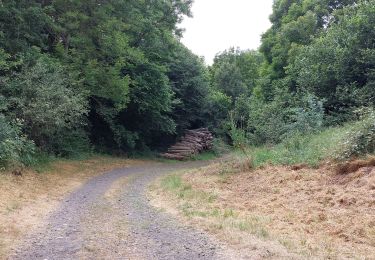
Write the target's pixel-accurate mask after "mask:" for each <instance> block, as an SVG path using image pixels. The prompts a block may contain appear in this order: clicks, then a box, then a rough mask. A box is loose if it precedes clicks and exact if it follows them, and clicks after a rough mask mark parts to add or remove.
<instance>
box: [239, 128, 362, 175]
mask: <svg viewBox="0 0 375 260" xmlns="http://www.w3.org/2000/svg"><path fill="white" fill-rule="evenodd" d="M358 133H359V134H361V124H360V122H359V123H355V124H347V125H345V126H340V127H332V128H327V129H324V130H322V131H321V132H318V133H314V134H307V135H296V136H293V137H290V138H287V139H285V140H284V141H283V142H282V143H280V144H278V145H275V146H261V147H249V148H246V149H245V151H236V152H235V154H236V155H237V156H239V157H242V158H244V159H249V160H251V163H252V165H253V167H254V168H257V167H260V166H264V165H266V164H269V165H295V164H307V165H309V166H312V167H317V166H319V164H320V163H321V162H323V161H334V160H335V161H340V160H345V159H348V158H349V155H351V153H353V154H355V152H356V151H352V150H354V149H356V147H357V146H359V144H356V143H355V142H356V141H357V140H356V138H353V135H359V134H358ZM357 156H358V155H357Z"/></svg>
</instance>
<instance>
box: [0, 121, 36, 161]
mask: <svg viewBox="0 0 375 260" xmlns="http://www.w3.org/2000/svg"><path fill="white" fill-rule="evenodd" d="M21 126H22V124H21V121H16V122H14V123H13V124H10V123H9V122H8V121H7V120H6V119H5V117H4V115H1V114H0V167H1V168H4V167H8V166H17V165H20V164H25V165H27V164H30V163H31V161H32V155H33V153H34V152H35V147H34V143H33V142H32V141H30V140H28V139H27V137H26V136H25V135H23V134H22V131H21Z"/></svg>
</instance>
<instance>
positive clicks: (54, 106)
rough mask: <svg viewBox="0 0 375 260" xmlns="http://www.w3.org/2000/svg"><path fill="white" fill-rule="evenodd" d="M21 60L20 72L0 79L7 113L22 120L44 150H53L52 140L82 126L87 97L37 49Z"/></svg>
mask: <svg viewBox="0 0 375 260" xmlns="http://www.w3.org/2000/svg"><path fill="white" fill-rule="evenodd" d="M24 59H25V60H24V61H23V64H22V65H21V66H20V71H19V72H17V73H14V74H13V75H12V76H11V77H9V78H6V79H3V80H4V88H3V89H2V90H1V92H2V94H3V95H4V96H5V97H6V99H7V102H8V106H9V107H12V109H8V112H7V113H6V115H7V117H9V118H13V119H14V120H15V119H17V118H20V119H22V121H23V130H24V131H25V133H27V135H28V136H29V138H30V139H32V140H33V141H34V142H35V143H36V145H37V146H38V147H40V148H41V149H43V150H44V151H47V152H55V151H54V150H53V146H52V144H53V141H54V139H56V138H59V134H60V133H61V132H62V131H67V132H69V131H71V130H72V129H76V128H77V127H79V126H81V125H82V121H83V120H82V119H83V116H85V115H86V114H87V111H88V110H87V100H86V96H85V93H84V92H83V91H82V90H79V87H78V86H77V85H76V84H75V83H77V82H75V81H74V80H73V79H72V75H69V73H67V72H66V71H65V69H64V67H63V66H62V65H61V64H60V63H59V62H57V61H55V60H54V59H52V58H50V57H48V56H47V55H43V54H40V53H38V50H32V51H30V52H29V53H27V54H25V55H24ZM0 94H1V93H0Z"/></svg>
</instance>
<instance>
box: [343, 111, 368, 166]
mask: <svg viewBox="0 0 375 260" xmlns="http://www.w3.org/2000/svg"><path fill="white" fill-rule="evenodd" d="M358 113H359V114H360V117H361V120H360V121H358V122H357V123H355V124H354V126H353V127H352V129H350V130H349V131H348V132H347V136H346V138H345V139H344V140H342V142H341V144H340V149H339V151H340V152H339V153H338V154H337V158H338V159H347V158H350V157H353V156H358V155H362V154H366V153H372V152H374V151H375V111H374V110H373V109H372V108H371V109H369V108H363V109H361V110H359V111H358Z"/></svg>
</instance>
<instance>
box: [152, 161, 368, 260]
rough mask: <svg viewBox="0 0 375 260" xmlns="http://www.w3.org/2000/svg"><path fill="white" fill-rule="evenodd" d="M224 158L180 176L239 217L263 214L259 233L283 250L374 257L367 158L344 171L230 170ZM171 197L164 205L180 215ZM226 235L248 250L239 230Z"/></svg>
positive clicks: (199, 221) (321, 255)
mask: <svg viewBox="0 0 375 260" xmlns="http://www.w3.org/2000/svg"><path fill="white" fill-rule="evenodd" d="M228 163H230V162H219V163H216V164H213V165H211V166H209V167H206V168H204V169H202V170H200V171H194V172H190V173H185V174H184V175H183V180H184V181H185V182H186V183H188V184H190V185H191V186H192V188H193V189H194V190H197V191H204V192H208V193H215V194H216V195H217V198H216V200H215V207H217V208H221V209H233V210H234V211H235V212H237V213H236V214H238V215H239V216H242V218H246V217H247V218H251V217H252V216H257V219H266V221H263V222H262V228H264V229H265V230H266V231H267V232H268V233H269V235H268V236H267V237H266V238H264V239H265V240H269V241H277V242H279V243H280V244H282V245H283V246H285V248H286V249H287V250H288V252H290V253H295V254H298V255H300V256H301V257H302V258H306V257H307V258H319V259H336V258H338V259H353V258H356V259H374V256H375V167H373V166H371V167H369V165H372V164H368V162H367V164H361V165H362V166H361V167H358V168H357V169H356V170H353V169H351V170H350V171H347V172H346V174H345V175H343V174H341V175H338V174H337V172H336V169H335V167H328V166H322V167H321V168H320V169H309V168H305V166H303V167H295V168H293V170H291V169H290V168H287V167H271V166H270V167H265V168H263V169H258V170H253V171H242V172H239V173H236V174H230V173H227V172H226V171H225V172H223V171H222V168H223V166H224V165H228ZM363 166H364V167H363ZM233 172H236V169H233ZM166 196H168V194H166V193H165V194H163V192H160V190H159V193H158V195H157V197H156V198H157V199H158V200H159V206H160V204H164V206H165V205H166V203H165V202H166V201H168V200H169V201H170V200H171V199H170V197H169V198H168V197H166ZM169 196H170V194H169ZM163 200H164V203H160V201H163ZM173 200H175V201H174V202H173V204H170V203H169V204H168V205H169V207H174V208H175V213H176V212H178V213H176V214H179V215H180V216H183V214H182V213H181V210H180V209H179V207H181V205H182V204H181V203H178V202H176V199H173ZM177 200H178V199H177ZM155 203H156V204H158V202H155ZM184 203H186V202H184ZM190 206H192V207H199V206H196V205H194V204H191V205H190ZM170 212H172V213H173V210H170ZM185 219H186V218H185ZM189 219H190V220H189V221H190V222H191V223H193V224H197V225H199V226H201V227H202V226H203V227H207V225H205V222H207V221H210V220H209V218H202V217H199V216H193V217H191V216H190V217H189ZM194 220H195V221H194ZM211 221H212V220H211ZM206 224H207V223H206ZM208 226H209V227H212V226H213V225H212V223H209V225H208ZM220 228H222V227H220ZM209 230H210V231H211V232H213V233H218V234H219V233H220V231H218V230H216V231H215V229H209ZM234 232H235V231H234ZM230 236H231V237H237V238H238V239H237V241H236V242H235V243H234V241H233V239H232V241H229V242H230V243H232V245H233V244H237V248H242V250H249V246H250V245H251V243H250V244H249V243H247V242H248V240H246V239H242V238H241V237H244V234H243V232H239V231H237V232H235V233H234V234H230V235H227V236H226V237H223V235H222V236H221V239H224V240H230V239H229V237H230ZM260 258H261V257H260Z"/></svg>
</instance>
